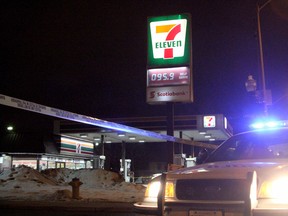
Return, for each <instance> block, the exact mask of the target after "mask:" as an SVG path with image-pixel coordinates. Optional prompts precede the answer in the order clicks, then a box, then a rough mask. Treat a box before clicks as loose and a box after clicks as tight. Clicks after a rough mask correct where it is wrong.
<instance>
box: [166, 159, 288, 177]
mask: <svg viewBox="0 0 288 216" xmlns="http://www.w3.org/2000/svg"><path fill="white" fill-rule="evenodd" d="M254 171H255V172H256V173H257V176H258V177H260V178H262V177H264V178H268V177H270V176H273V175H275V174H277V173H281V174H284V173H286V174H288V160H273V161H271V160H257V161H256V160H241V161H240V160H239V161H224V162H213V163H206V164H201V165H197V166H194V167H188V168H184V169H179V170H175V171H172V172H169V173H168V175H170V176H174V177H175V178H179V177H180V176H179V175H181V177H180V178H182V177H183V178H194V177H195V178H246V177H247V173H248V172H254ZM177 176H178V177H177Z"/></svg>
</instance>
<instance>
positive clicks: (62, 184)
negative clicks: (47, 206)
mask: <svg viewBox="0 0 288 216" xmlns="http://www.w3.org/2000/svg"><path fill="white" fill-rule="evenodd" d="M74 178H78V179H79V180H80V182H82V183H83V184H82V185H81V186H80V199H78V200H79V202H98V201H105V202H131V203H132V202H137V201H140V200H141V198H142V197H143V196H144V192H145V187H144V186H143V185H139V184H134V183H127V182H124V180H123V178H122V177H121V176H120V175H119V174H118V173H115V172H110V171H106V170H102V169H94V170H93V169H80V170H72V169H66V168H63V169H62V168H61V169H47V170H44V171H42V172H38V171H37V170H35V169H32V168H30V167H27V166H20V167H16V168H13V169H11V170H5V171H3V172H2V173H0V202H1V200H5V201H7V200H8V201H52V202H56V201H72V200H73V201H75V199H73V198H72V186H70V185H69V182H71V181H72V179H74Z"/></svg>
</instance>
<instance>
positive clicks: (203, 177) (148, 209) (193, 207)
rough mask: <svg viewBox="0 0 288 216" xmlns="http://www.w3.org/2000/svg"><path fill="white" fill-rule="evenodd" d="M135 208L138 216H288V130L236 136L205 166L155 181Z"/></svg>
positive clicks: (220, 148) (269, 130)
mask: <svg viewBox="0 0 288 216" xmlns="http://www.w3.org/2000/svg"><path fill="white" fill-rule="evenodd" d="M281 125H282V126H283V125H285V124H284V123H282V124H281ZM274 126H275V125H274ZM134 208H135V212H136V215H167V216H168V215H169V216H182V215H183V216H184V215H185V216H212V215H213V216H266V215H269V216H271V215H273V216H275V215H277V216H280V215H281V216H282V215H283V216H284V215H285V216H287V215H288V128H283V127H282V128H279V127H277V128H269V129H258V130H253V131H250V132H245V133H241V134H238V135H234V136H232V137H231V138H229V139H228V140H227V141H225V142H224V143H223V144H221V145H220V146H219V147H218V148H217V149H216V150H215V151H213V152H212V153H211V154H210V155H209V156H208V158H205V160H204V162H203V163H202V164H198V165H196V166H194V167H188V168H184V169H179V170H176V171H172V172H167V173H163V174H162V175H161V176H159V177H157V178H155V179H153V180H152V181H151V182H150V183H149V184H148V187H147V190H146V193H145V197H144V199H143V201H142V202H138V203H136V204H134Z"/></svg>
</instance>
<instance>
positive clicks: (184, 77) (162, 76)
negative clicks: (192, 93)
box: [147, 67, 190, 86]
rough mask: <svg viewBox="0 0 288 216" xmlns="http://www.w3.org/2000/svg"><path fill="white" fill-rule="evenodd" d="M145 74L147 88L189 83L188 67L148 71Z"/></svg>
mask: <svg viewBox="0 0 288 216" xmlns="http://www.w3.org/2000/svg"><path fill="white" fill-rule="evenodd" d="M147 73H148V76H147V86H167V85H187V84H189V83H190V70H189V68H188V67H175V68H157V69H149V70H148V71H147Z"/></svg>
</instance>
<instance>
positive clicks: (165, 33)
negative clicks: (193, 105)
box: [146, 14, 193, 104]
mask: <svg viewBox="0 0 288 216" xmlns="http://www.w3.org/2000/svg"><path fill="white" fill-rule="evenodd" d="M147 27H148V40H147V41H148V52H147V53H148V56H147V86H146V101H147V103H150V104H156V103H165V102H185V103H187V102H192V101H193V91H192V90H193V88H192V55H191V51H192V49H191V47H192V46H191V17H190V15H189V14H178V15H171V16H161V17H149V18H148V26H147Z"/></svg>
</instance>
